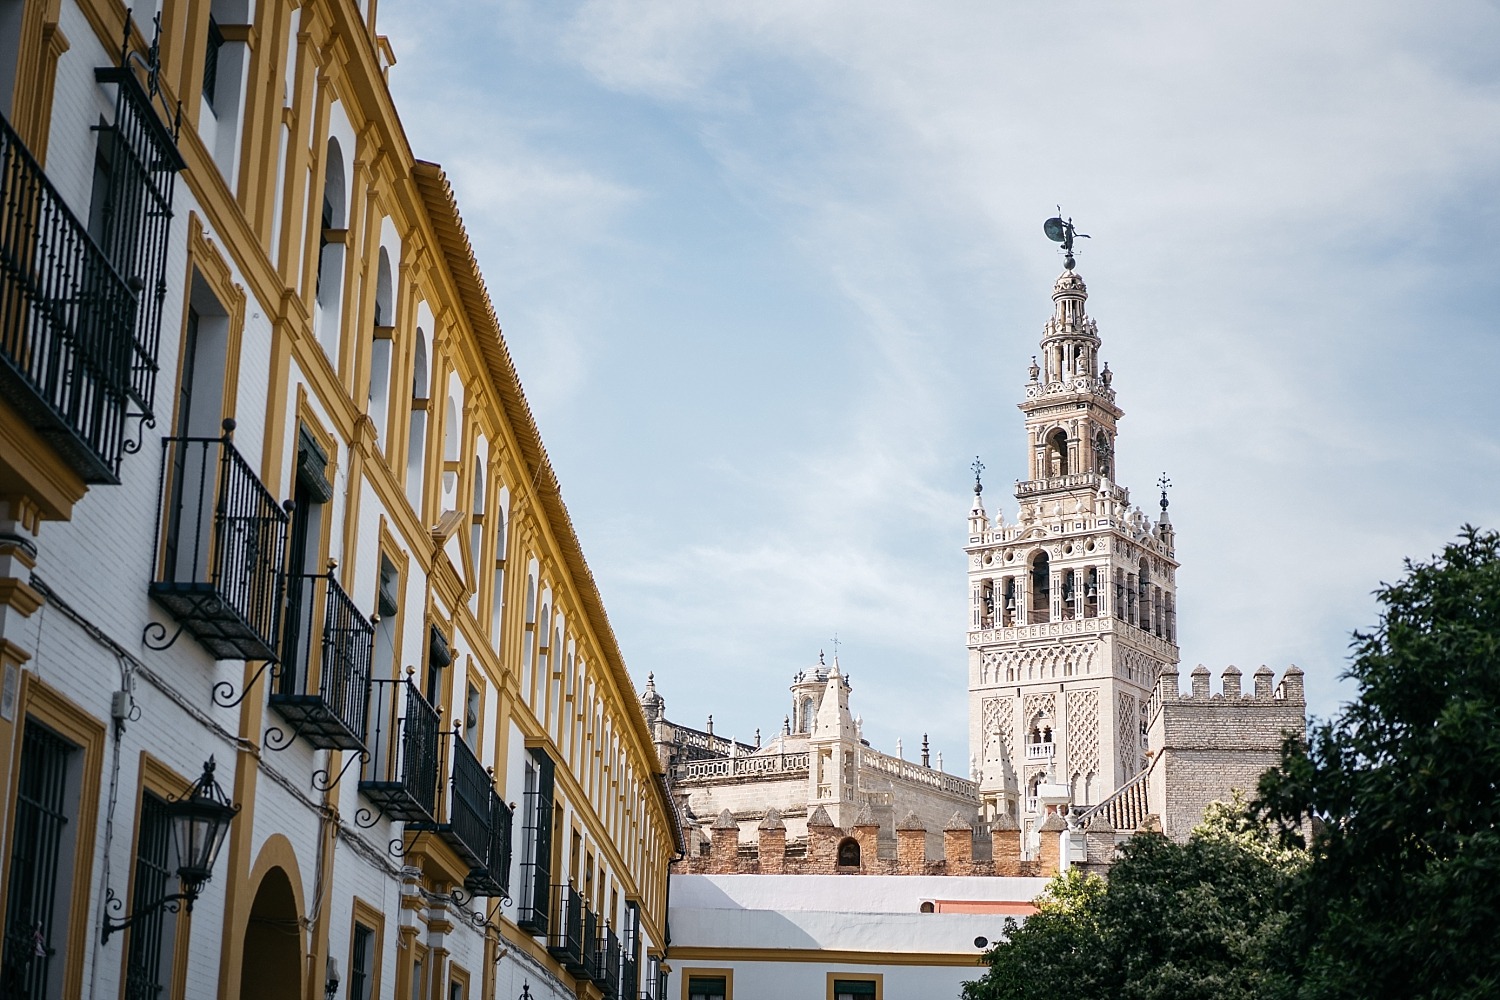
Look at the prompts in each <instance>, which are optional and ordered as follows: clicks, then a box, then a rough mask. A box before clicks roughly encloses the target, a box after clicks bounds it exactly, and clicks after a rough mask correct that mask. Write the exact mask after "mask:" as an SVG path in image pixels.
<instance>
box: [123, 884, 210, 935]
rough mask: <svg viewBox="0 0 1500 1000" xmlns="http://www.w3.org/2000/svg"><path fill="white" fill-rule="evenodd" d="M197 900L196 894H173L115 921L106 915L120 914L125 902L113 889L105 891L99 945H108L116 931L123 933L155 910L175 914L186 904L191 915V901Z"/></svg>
mask: <svg viewBox="0 0 1500 1000" xmlns="http://www.w3.org/2000/svg"><path fill="white" fill-rule="evenodd" d="M197 898H198V894H197V893H196V892H174V893H172V894H171V895H170V896H163V897H162V898H161V899H158V900H157V901H156V902H154V903H151V904H150V905H148V906H144V907H142V908H140V909H138V910H136V911H135V912H134V913H132V914H131V915H130V916H128V917H126V918H125V919H124V920H119V921H115V920H111V919H109V916H108V914H109V913H120V912H121V911H123V910H124V909H125V900H123V899H121V898H120V897H119V896H116V895H115V891H114V890H113V889H106V890H105V893H104V909H105V910H106V915H105V917H104V931H103V933H102V934H101V935H100V941H99V943H100V944H109V939H110V936H111V935H113V934H115V933H116V932H118V931H123V930H124V929H125V928H127V927H129V926H130V925H131V924H133V923H135V922H136V921H137V920H139V919H141V918H142V917H144V916H147V915H149V914H152V913H155V912H156V911H157V910H160V909H163V908H165V909H166V910H167V911H168V912H170V913H176V912H178V910H180V909H181V908H182V906H183V905H184V904H186V905H187V910H188V912H189V913H192V912H193V900H195V899H197Z"/></svg>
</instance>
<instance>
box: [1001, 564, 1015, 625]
mask: <svg viewBox="0 0 1500 1000" xmlns="http://www.w3.org/2000/svg"><path fill="white" fill-rule="evenodd" d="M1001 594H1002V604H1001V611H1000V623H1001V624H1002V625H1005V626H1006V627H1007V628H1008V627H1010V626H1011V625H1014V624H1015V623H1016V578H1015V577H1013V576H1007V577H1006V578H1005V584H1004V586H1002V587H1001Z"/></svg>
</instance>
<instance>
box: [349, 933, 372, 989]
mask: <svg viewBox="0 0 1500 1000" xmlns="http://www.w3.org/2000/svg"><path fill="white" fill-rule="evenodd" d="M374 973H375V932H374V931H373V930H371V929H370V928H369V927H366V926H365V925H364V924H361V923H356V924H355V925H354V940H353V942H352V944H351V947H350V957H349V1000H370V986H371V981H372V979H373V977H374Z"/></svg>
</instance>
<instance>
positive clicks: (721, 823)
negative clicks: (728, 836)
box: [712, 809, 740, 830]
mask: <svg viewBox="0 0 1500 1000" xmlns="http://www.w3.org/2000/svg"><path fill="white" fill-rule="evenodd" d="M739 828H740V825H739V824H738V823H736V822H735V821H734V813H732V812H730V811H729V810H728V809H725V810H724V811H723V812H721V813H719V818H718V819H716V820H714V825H713V827H712V829H714V830H738V829H739Z"/></svg>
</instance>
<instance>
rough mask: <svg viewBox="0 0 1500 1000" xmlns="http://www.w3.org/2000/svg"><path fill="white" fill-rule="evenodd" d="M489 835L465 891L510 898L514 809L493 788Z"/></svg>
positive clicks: (465, 881)
mask: <svg viewBox="0 0 1500 1000" xmlns="http://www.w3.org/2000/svg"><path fill="white" fill-rule="evenodd" d="M489 812H490V822H489V831H488V833H489V836H488V837H487V838H486V842H485V850H484V858H483V859H482V861H481V862H480V863H479V864H476V865H475V866H474V867H473V868H471V869H469V875H468V877H467V878H465V879H464V888H466V889H468V890H469V891H470V892H472V893H473V894H474V895H476V896H503V897H507V898H509V896H510V837H511V832H510V831H511V808H510V806H508V805H506V804H505V800H504V799H502V798H501V797H500V794H499V793H498V792H496V791H495V790H494V788H493V787H492V788H491V789H490V810H489Z"/></svg>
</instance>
